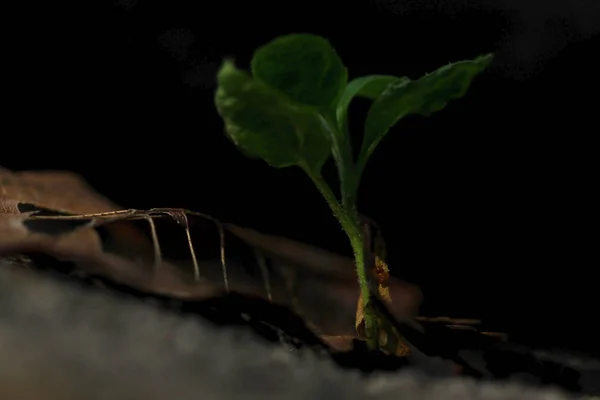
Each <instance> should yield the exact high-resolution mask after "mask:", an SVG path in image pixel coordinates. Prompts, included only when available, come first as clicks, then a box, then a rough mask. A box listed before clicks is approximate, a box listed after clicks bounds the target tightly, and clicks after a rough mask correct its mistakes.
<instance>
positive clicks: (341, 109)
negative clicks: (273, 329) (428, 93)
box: [336, 75, 408, 132]
mask: <svg viewBox="0 0 600 400" xmlns="http://www.w3.org/2000/svg"><path fill="white" fill-rule="evenodd" d="M407 79H408V78H405V77H404V78H398V77H396V76H391V75H369V76H362V77H360V78H356V79H353V80H352V81H350V83H348V85H347V86H346V88H345V89H344V92H343V93H342V97H341V98H340V101H339V103H338V105H337V110H336V114H337V121H338V126H339V127H340V130H341V131H342V132H344V131H345V130H346V124H347V123H348V107H349V106H350V103H351V102H352V99H354V98H355V97H366V98H367V99H371V100H375V99H376V98H377V97H379V95H380V94H381V92H383V91H384V90H385V89H386V88H387V87H388V86H389V85H390V84H392V83H399V82H402V81H403V80H407Z"/></svg>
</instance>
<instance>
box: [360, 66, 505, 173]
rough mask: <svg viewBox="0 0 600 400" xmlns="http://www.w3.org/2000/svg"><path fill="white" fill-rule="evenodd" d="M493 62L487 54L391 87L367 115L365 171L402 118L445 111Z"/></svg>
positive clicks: (361, 156)
mask: <svg viewBox="0 0 600 400" xmlns="http://www.w3.org/2000/svg"><path fill="white" fill-rule="evenodd" d="M492 58H493V55H492V54H487V55H485V56H481V57H478V58H476V59H474V60H467V61H460V62H457V63H453V64H449V65H446V66H444V67H441V68H439V69H437V70H436V71H434V72H432V73H430V74H426V75H425V76H423V77H421V78H420V79H418V80H415V81H411V80H408V79H406V80H402V81H398V82H395V83H392V84H390V85H389V86H388V87H387V88H386V89H385V90H384V91H383V92H382V93H381V95H380V96H379V97H377V99H376V100H375V102H374V103H373V105H372V106H371V108H370V109H369V112H368V114H367V119H366V122H365V135H364V138H363V144H362V148H361V153H360V156H359V164H360V168H364V166H365V164H366V161H367V160H368V158H369V157H370V156H371V154H372V153H373V150H374V149H375V147H376V146H377V144H378V143H379V142H380V141H381V139H383V137H384V136H385V135H386V133H387V132H388V131H389V129H390V128H391V127H392V126H394V125H395V124H396V123H397V122H398V121H399V120H400V119H401V118H403V117H405V116H407V115H410V114H421V115H425V116H429V115H431V114H432V113H434V112H436V111H439V110H441V109H443V108H444V107H446V105H447V104H448V102H449V101H450V100H452V99H458V98H461V97H463V96H464V95H465V93H466V92H467V89H468V88H469V86H470V84H471V82H472V81H473V79H474V78H475V76H476V75H478V74H479V73H480V72H482V71H483V70H484V69H485V68H486V67H487V66H488V65H489V64H490V62H491V61H492Z"/></svg>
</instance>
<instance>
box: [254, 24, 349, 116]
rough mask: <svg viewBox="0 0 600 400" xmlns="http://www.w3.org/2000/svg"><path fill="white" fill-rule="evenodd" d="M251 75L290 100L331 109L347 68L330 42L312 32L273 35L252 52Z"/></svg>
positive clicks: (346, 79)
mask: <svg viewBox="0 0 600 400" xmlns="http://www.w3.org/2000/svg"><path fill="white" fill-rule="evenodd" d="M252 75H253V76H254V78H256V79H259V80H261V81H262V82H264V83H266V84H267V85H269V86H271V87H273V88H275V89H277V90H279V91H281V92H283V93H285V94H286V95H287V96H289V97H290V98H291V99H292V100H293V101H295V102H298V103H300V104H306V105H310V106H313V107H317V108H319V109H327V110H328V111H330V110H331V111H333V109H334V107H335V104H336V103H337V101H338V99H339V97H340V96H341V93H342V91H343V90H344V87H345V86H346V83H347V81H348V72H347V70H346V67H344V64H343V63H342V60H341V59H340V58H339V56H338V55H337V53H336V52H335V49H334V48H333V47H332V46H331V44H329V42H328V41H327V40H326V39H324V38H322V37H320V36H316V35H312V34H305V33H303V34H292V35H285V36H280V37H278V38H276V39H275V40H273V41H271V42H269V43H267V44H266V45H264V46H262V47H260V48H258V49H257V50H256V51H255V52H254V56H253V59H252Z"/></svg>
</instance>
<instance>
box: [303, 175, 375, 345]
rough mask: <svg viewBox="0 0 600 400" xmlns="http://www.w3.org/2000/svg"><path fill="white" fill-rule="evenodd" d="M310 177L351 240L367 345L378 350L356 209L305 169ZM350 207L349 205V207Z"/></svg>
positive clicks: (320, 177) (322, 180)
mask: <svg viewBox="0 0 600 400" xmlns="http://www.w3.org/2000/svg"><path fill="white" fill-rule="evenodd" d="M304 170H305V171H306V173H307V174H308V176H310V178H311V179H312V181H313V182H314V184H315V185H316V186H317V189H319V192H321V194H322V195H323V197H324V198H325V200H326V201H327V204H329V207H330V208H331V211H333V215H334V216H335V217H336V218H337V219H338V221H339V222H340V224H341V225H342V228H343V229H344V232H346V235H348V238H349V239H350V244H351V246H352V250H353V252H354V261H355V263H356V273H357V275H358V284H359V286H360V293H361V295H362V301H363V310H364V319H365V332H366V333H367V335H366V336H367V337H366V339H367V345H368V347H369V348H370V349H371V350H375V349H377V348H378V345H379V343H378V337H377V335H369V333H370V332H374V331H375V330H376V329H375V328H376V327H377V318H376V316H375V314H374V312H373V310H372V308H371V307H370V297H371V293H370V291H369V280H368V277H367V271H366V268H365V252H364V244H363V238H362V233H361V232H362V230H361V228H360V225H359V223H358V218H357V217H356V216H355V215H354V214H356V213H355V207H350V208H347V207H343V206H342V205H341V204H340V202H339V201H338V200H337V198H336V197H335V195H334V194H333V192H332V191H331V188H330V187H329V185H328V184H327V182H325V180H324V179H323V177H322V176H321V175H320V174H315V173H312V172H311V171H310V170H309V169H306V168H305V169H304ZM348 206H349V205H348Z"/></svg>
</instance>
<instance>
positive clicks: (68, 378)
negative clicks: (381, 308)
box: [0, 265, 569, 400]
mask: <svg viewBox="0 0 600 400" xmlns="http://www.w3.org/2000/svg"><path fill="white" fill-rule="evenodd" d="M0 316H1V319H0V321H1V322H0V398H2V399H17V398H18V399H44V400H55V399H56V400H58V399H60V400H70V399H78V400H79V399H86V400H95V399H98V400H100V399H110V400H115V399H144V400H154V399H156V400H158V399H181V400H186V399H198V398H202V399H211V400H220V399H223V400H229V399H239V398H243V399H269V398H277V399H286V400H287V399H290V400H293V399H336V398H343V399H350V400H351V399H361V400H364V399H403V400H410V399H419V400H428V399H431V400H434V399H440V400H442V399H443V400H453V399H457V400H458V399H461V400H468V399H481V400H492V399H506V400H508V399H515V400H516V399H522V400H537V399H540V400H541V399H544V400H563V399H567V398H569V397H568V396H567V395H566V394H565V393H563V392H561V391H559V390H556V389H544V390H540V389H536V388H533V387H527V386H523V385H520V384H516V383H515V384H492V383H484V382H476V381H472V380H466V379H458V378H451V379H449V378H446V379H435V378H431V377H429V378H427V377H424V376H422V375H419V374H418V373H416V372H411V371H403V372H400V373H398V372H396V373H381V374H376V375H374V376H371V377H370V378H364V377H361V376H360V375H359V374H358V373H357V372H353V371H348V370H342V369H340V368H339V367H337V366H336V365H335V364H333V363H332V362H331V361H330V360H329V359H325V358H322V357H318V356H317V355H314V354H312V353H309V352H301V353H300V354H294V353H290V352H287V351H285V350H284V349H283V348H279V347H277V346H272V345H269V344H267V343H266V342H263V340H262V339H261V338H259V337H257V336H256V335H255V334H253V333H252V332H250V331H246V330H244V329H239V328H237V329H235V328H222V327H216V326H213V325H212V324H210V323H209V322H205V321H201V320H198V319H195V318H191V317H183V316H179V315H174V314H172V313H168V312H166V311H163V310H159V309H157V308H156V307H155V306H153V305H151V304H146V303H144V302H142V301H140V300H137V299H134V298H131V299H129V298H125V297H118V296H113V295H110V294H108V293H105V292H101V291H95V290H92V289H89V290H83V289H82V288H79V287H72V286H70V285H68V284H66V283H64V282H58V281H55V280H53V279H49V278H46V277H43V278H42V277H40V276H38V275H36V274H34V273H31V272H27V271H22V270H18V271H17V270H14V269H12V268H11V267H8V266H6V265H3V266H0Z"/></svg>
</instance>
